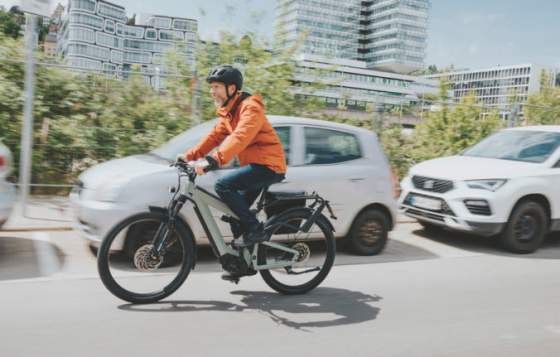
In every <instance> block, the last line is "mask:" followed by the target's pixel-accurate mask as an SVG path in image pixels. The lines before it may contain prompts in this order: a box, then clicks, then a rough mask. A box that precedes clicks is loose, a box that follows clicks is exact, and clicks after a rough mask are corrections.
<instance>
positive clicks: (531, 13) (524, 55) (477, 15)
mask: <svg viewBox="0 0 560 357" xmlns="http://www.w3.org/2000/svg"><path fill="white" fill-rule="evenodd" d="M54 1H55V2H56V0H54ZM18 2H19V1H17V0H16V1H14V0H0V5H4V6H6V7H10V6H12V5H14V4H17V3H18ZM112 2H114V3H116V4H119V5H122V6H124V7H125V8H126V10H127V13H128V15H129V16H131V15H132V14H133V13H156V14H161V15H175V16H180V17H189V18H194V19H197V20H198V21H199V32H200V35H201V36H202V37H203V38H204V39H217V34H218V32H219V31H220V30H227V31H230V32H234V33H237V34H243V33H245V32H247V31H253V32H256V33H259V34H261V35H264V36H268V37H270V36H271V34H272V33H273V30H274V7H275V3H276V1H275V0H158V1H154V0H150V1H147V0H112ZM63 5H65V1H64V2H63ZM559 19H560V1H558V0H534V1H532V2H528V1H526V0H469V1H464V0H432V8H431V10H430V25H429V30H428V33H429V35H428V48H427V55H426V61H425V62H426V65H430V64H435V65H437V66H438V67H446V66H449V65H451V64H453V65H454V66H455V67H456V68H471V69H475V68H484V67H491V66H495V65H509V64H520V63H535V64H540V65H545V66H556V67H560V45H558V42H559V41H558V35H559V34H560V21H558V20H559Z"/></svg>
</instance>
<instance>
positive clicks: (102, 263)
mask: <svg viewBox="0 0 560 357" xmlns="http://www.w3.org/2000/svg"><path fill="white" fill-rule="evenodd" d="M159 234H167V238H166V239H165V244H164V246H165V249H164V252H163V254H156V253H155V250H154V242H155V240H156V237H157V236H159ZM131 247H133V248H131ZM131 251H132V253H133V254H131ZM127 253H128V254H127ZM193 262H194V245H193V239H192V235H191V233H190V231H189V230H188V229H187V228H186V227H185V226H184V225H183V224H182V223H181V222H177V223H176V224H175V227H174V229H173V230H170V229H169V226H168V224H167V216H166V215H164V214H162V213H157V212H147V213H139V214H136V215H134V216H132V217H129V218H127V219H125V220H124V221H122V222H121V223H119V224H117V225H116V226H115V227H114V228H113V229H112V230H111V231H110V232H109V233H108V234H107V236H106V237H105V239H104V240H103V242H102V243H101V246H100V247H99V252H98V256H97V268H98V271H99V276H100V277H101V281H102V282H103V284H104V285H105V287H106V288H107V289H108V290H109V291H110V292H111V293H112V294H113V295H115V296H117V297H119V298H121V299H123V300H125V301H128V302H131V303H152V302H156V301H159V300H161V299H163V298H165V297H167V296H169V295H171V294H172V293H173V292H175V291H176V290H177V289H178V288H179V287H180V286H181V284H183V282H184V281H185V279H186V278H187V276H188V275H189V272H190V270H191V268H192V265H193Z"/></svg>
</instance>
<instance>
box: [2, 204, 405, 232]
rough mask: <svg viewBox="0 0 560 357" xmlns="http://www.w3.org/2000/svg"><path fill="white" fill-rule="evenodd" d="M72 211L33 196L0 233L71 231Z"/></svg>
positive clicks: (67, 205) (65, 206)
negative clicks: (23, 210) (23, 212)
mask: <svg viewBox="0 0 560 357" xmlns="http://www.w3.org/2000/svg"><path fill="white" fill-rule="evenodd" d="M72 214H73V213H72V209H71V207H70V202H69V201H68V197H60V196H34V197H31V198H30V199H29V201H28V204H27V209H26V213H25V216H24V215H22V212H21V204H20V203H19V202H18V203H17V204H16V206H15V207H14V210H13V212H12V215H11V216H10V219H8V222H6V224H5V225H4V227H3V228H2V230H1V231H6V232H10V231H57V230H58V231H60V230H62V231H65V230H72V229H73V222H72ZM397 219H398V220H397V223H398V224H403V223H415V222H416V221H415V220H413V219H411V218H408V217H406V216H403V215H399V216H398V217H397Z"/></svg>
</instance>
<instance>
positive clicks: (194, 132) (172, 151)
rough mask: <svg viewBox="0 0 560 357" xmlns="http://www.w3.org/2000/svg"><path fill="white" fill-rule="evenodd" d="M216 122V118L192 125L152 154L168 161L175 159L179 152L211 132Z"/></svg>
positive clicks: (190, 146) (182, 151)
mask: <svg viewBox="0 0 560 357" xmlns="http://www.w3.org/2000/svg"><path fill="white" fill-rule="evenodd" d="M215 122H216V121H215V120H211V121H208V122H205V123H203V124H200V125H197V126H195V127H192V128H190V129H189V130H187V131H185V132H184V133H182V134H179V135H177V136H176V137H174V138H173V139H171V140H170V141H168V142H167V143H165V144H163V145H162V146H160V147H158V148H157V149H155V150H153V151H152V152H151V154H152V155H155V156H158V157H161V158H162V159H165V160H168V161H175V158H176V157H177V154H180V153H184V152H185V151H187V150H188V149H190V148H192V147H193V146H195V145H196V144H198V142H199V141H200V140H201V139H202V138H203V137H205V136H206V134H208V132H210V129H212V127H213V126H214V124H215Z"/></svg>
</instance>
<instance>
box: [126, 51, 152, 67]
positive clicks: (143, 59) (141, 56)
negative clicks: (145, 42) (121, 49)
mask: <svg viewBox="0 0 560 357" xmlns="http://www.w3.org/2000/svg"><path fill="white" fill-rule="evenodd" d="M124 62H129V63H146V64H148V63H150V62H151V55H150V54H149V53H147V52H132V51H127V52H125V53H124Z"/></svg>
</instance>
